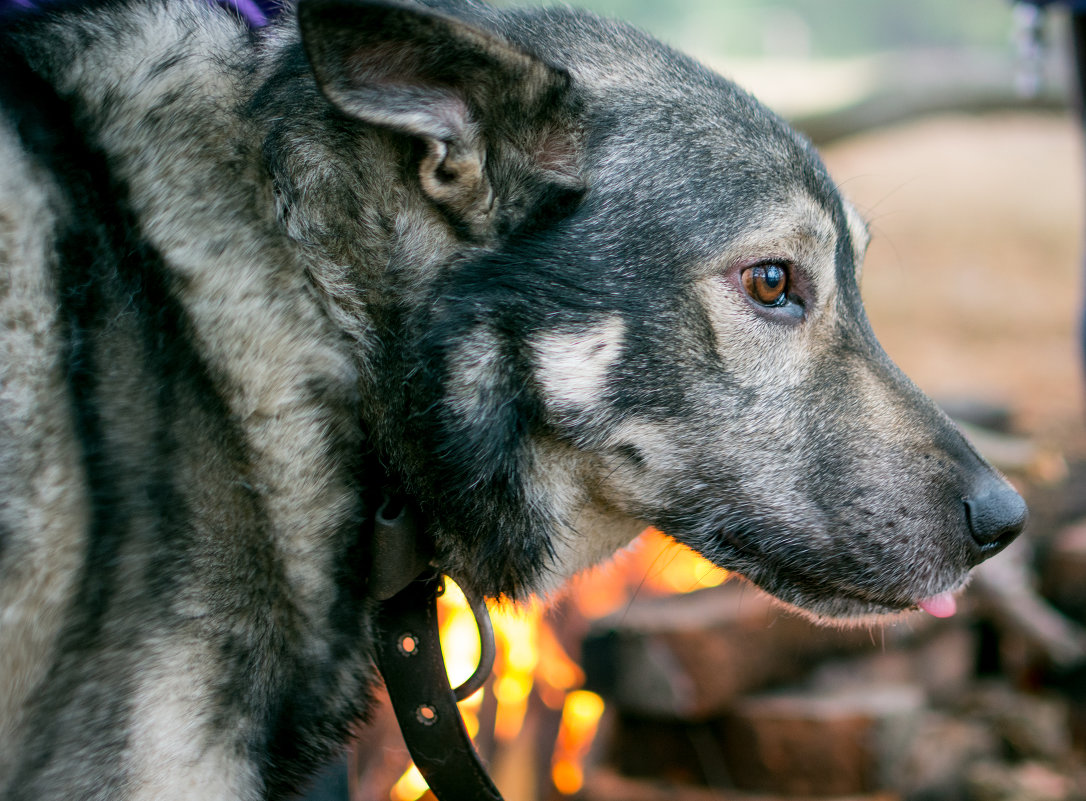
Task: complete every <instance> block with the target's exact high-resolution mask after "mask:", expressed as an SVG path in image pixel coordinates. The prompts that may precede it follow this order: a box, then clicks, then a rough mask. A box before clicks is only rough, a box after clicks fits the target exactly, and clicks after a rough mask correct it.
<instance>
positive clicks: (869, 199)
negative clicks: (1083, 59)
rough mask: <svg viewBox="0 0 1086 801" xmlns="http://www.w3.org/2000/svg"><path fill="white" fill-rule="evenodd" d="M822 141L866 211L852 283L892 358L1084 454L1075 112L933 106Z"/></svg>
mask: <svg viewBox="0 0 1086 801" xmlns="http://www.w3.org/2000/svg"><path fill="white" fill-rule="evenodd" d="M823 154H824V157H825V160H826V163H827V165H828V167H829V169H830V172H831V174H832V175H833V176H834V178H835V179H836V180H837V181H838V182H839V184H840V186H841V189H842V191H843V192H844V194H845V195H846V196H847V197H849V198H850V199H851V200H852V201H853V202H854V203H855V204H856V205H857V207H858V208H859V209H860V210H861V212H862V213H863V214H864V215H865V216H866V217H867V219H868V220H869V222H870V224H871V230H872V233H873V237H874V238H873V241H872V244H871V247H870V250H869V251H868V257H867V260H866V263H865V266H864V270H863V276H862V286H863V294H864V297H865V302H866V304H867V308H868V312H869V314H870V317H871V321H872V325H873V326H874V329H875V332H876V334H877V335H878V336H879V338H880V340H881V341H882V343H883V345H884V347H885V348H886V350H887V352H888V353H889V354H890V355H891V357H892V358H893V359H894V360H895V361H896V362H897V363H898V364H899V365H900V366H901V367H902V369H903V370H904V371H905V372H906V373H907V374H908V375H909V376H910V377H911V378H912V379H913V380H914V381H916V383H917V384H918V385H919V386H920V387H921V388H922V389H924V390H925V391H926V392H927V393H928V394H930V395H932V396H933V397H935V398H937V399H962V398H966V399H975V400H981V401H987V402H994V403H997V404H1005V405H1006V406H1008V407H1009V408H1010V410H1011V411H1012V412H1013V419H1014V425H1015V427H1016V429H1017V430H1018V431H1019V432H1021V433H1023V434H1028V435H1029V436H1030V437H1032V438H1033V439H1034V440H1035V441H1037V442H1039V443H1043V445H1044V446H1045V447H1048V448H1058V449H1062V450H1071V451H1077V453H1070V454H1068V456H1069V457H1077V458H1081V457H1082V455H1083V445H1084V443H1086V434H1084V429H1086V426H1084V423H1086V414H1084V408H1086V404H1084V400H1083V394H1084V393H1083V386H1084V381H1083V378H1082V373H1083V371H1082V367H1081V359H1080V355H1079V349H1078V344H1077V334H1076V330H1077V319H1078V315H1079V313H1080V309H1081V308H1082V298H1083V294H1084V293H1083V287H1082V279H1081V275H1082V270H1081V268H1080V264H1081V262H1082V259H1081V256H1080V254H1081V240H1082V231H1083V222H1084V219H1086V217H1084V212H1083V195H1084V192H1086V170H1084V168H1083V157H1082V146H1081V137H1080V132H1079V130H1078V128H1077V125H1076V122H1075V120H1074V119H1073V118H1072V117H1071V116H1070V115H1069V114H1068V115H1057V114H1035V115H1031V114H1020V113H1016V114H1000V115H992V116H975V117H970V116H942V117H937V118H931V119H926V120H921V121H918V122H915V123H911V124H908V125H902V126H896V127H894V128H892V129H887V130H883V131H876V132H871V133H867V134H864V135H862V136H857V137H854V138H851V139H848V140H840V141H838V142H835V143H833V144H832V145H829V146H826V147H824V148H823Z"/></svg>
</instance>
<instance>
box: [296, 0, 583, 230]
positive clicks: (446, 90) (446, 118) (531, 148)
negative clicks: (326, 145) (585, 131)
mask: <svg viewBox="0 0 1086 801" xmlns="http://www.w3.org/2000/svg"><path fill="white" fill-rule="evenodd" d="M298 21H299V25H300V27H301V33H302V40H303V43H304V45H305V49H306V53H307V54H308V57H309V61H310V64H311V65H312V68H313V72H314V74H315V75H316V78H317V82H318V84H319V85H320V87H321V90H322V91H323V92H324V94H325V96H326V97H327V98H328V99H329V100H330V101H331V102H332V103H333V104H335V105H336V106H337V107H338V108H339V109H340V110H341V111H343V112H344V113H346V114H348V115H350V116H352V117H355V118H357V119H360V120H363V121H365V122H367V123H370V124H372V125H376V126H380V127H383V128H387V129H390V130H393V131H396V132H399V133H402V134H406V135H409V136H413V137H417V138H418V139H421V140H422V141H423V143H424V144H425V148H426V150H425V156H424V157H423V158H422V160H421V162H420V164H419V180H420V184H421V187H422V190H423V191H424V192H425V193H426V195H427V196H429V198H430V199H431V200H432V201H433V202H434V203H436V204H437V205H438V206H439V207H441V208H442V209H443V210H444V211H445V212H446V213H447V214H448V215H450V216H451V217H452V218H453V220H454V221H455V222H457V223H458V224H459V225H460V226H462V227H463V228H464V229H465V230H466V231H467V232H468V233H470V234H473V235H476V236H484V235H485V234H486V232H487V231H488V230H490V229H491V228H492V227H493V224H494V214H495V196H494V187H493V186H492V185H491V181H490V179H489V177H488V174H487V169H486V167H487V159H488V155H492V154H493V151H494V150H495V146H496V145H497V144H498V143H496V142H495V141H494V140H495V138H497V137H508V136H509V135H510V134H509V131H511V130H512V131H517V130H518V129H519V130H520V133H519V136H521V138H522V139H523V140H524V141H522V142H519V143H515V145H516V149H517V150H518V151H520V152H521V153H527V154H528V160H529V161H531V162H533V163H534V164H533V165H531V166H534V167H535V168H536V170H537V171H539V172H541V173H545V174H546V176H547V177H549V178H551V179H552V180H556V181H558V182H559V183H562V182H565V183H568V184H569V185H570V186H571V187H572V186H573V185H575V184H577V183H578V182H579V173H580V170H579V147H578V146H577V145H576V143H575V142H574V141H573V140H572V139H571V137H569V136H566V135H565V134H564V133H563V132H562V131H561V126H555V125H553V124H549V123H548V122H547V121H546V112H547V111H548V109H549V108H550V107H553V106H555V105H556V104H559V103H560V99H561V98H563V97H564V96H565V94H566V93H567V92H568V89H569V76H568V74H566V73H565V72H563V71H561V70H557V69H554V68H552V67H550V66H548V65H547V64H545V63H544V62H543V61H542V60H540V59H538V58H536V57H535V56H532V55H530V54H528V53H525V52H523V51H522V50H520V49H518V48H517V47H515V46H513V45H512V44H510V43H509V42H507V41H505V40H504V39H502V38H501V37H499V36H497V35H496V34H494V33H491V32H489V31H485V30H482V29H480V28H478V27H475V26H473V25H470V24H468V23H466V22H463V21H461V20H458V19H454V18H452V17H448V16H445V15H443V14H440V13H437V12H435V11H433V10H431V9H427V8H424V7H422V6H416V5H413V4H411V5H409V4H407V3H403V2H396V0H301V2H300V4H299V7H298ZM526 128H527V129H533V130H524V129H526ZM516 135H518V134H514V137H515V136H516ZM533 138H534V141H533Z"/></svg>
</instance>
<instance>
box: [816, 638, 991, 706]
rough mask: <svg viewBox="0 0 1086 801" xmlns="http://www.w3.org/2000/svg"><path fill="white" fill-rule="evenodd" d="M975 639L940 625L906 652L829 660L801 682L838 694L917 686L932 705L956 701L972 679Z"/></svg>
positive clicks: (905, 649)
mask: <svg viewBox="0 0 1086 801" xmlns="http://www.w3.org/2000/svg"><path fill="white" fill-rule="evenodd" d="M977 639H978V638H977V636H976V633H975V632H974V631H972V630H970V629H967V628H965V627H963V626H957V625H953V624H949V625H948V624H941V625H939V626H938V627H936V628H935V629H934V630H933V631H932V632H931V634H930V636H929V637H927V638H926V639H923V640H921V641H920V642H917V643H916V644H915V645H914V646H913V647H911V648H888V649H886V650H880V651H877V652H876V653H873V654H864V655H861V656H849V657H846V658H843V659H831V660H828V661H827V662H825V663H824V664H822V665H819V666H818V667H816V668H815V670H814V671H813V672H812V674H811V676H810V678H809V679H808V680H807V681H805V682H804V684H805V685H809V686H810V687H811V688H812V689H813V690H815V691H821V692H840V691H847V690H849V689H851V688H857V687H863V686H868V685H887V684H917V685H919V686H920V687H922V688H923V689H924V692H925V693H926V694H927V696H928V697H929V698H930V699H933V700H935V701H956V700H958V699H960V698H961V696H962V693H964V692H966V691H967V690H968V689H969V688H970V687H971V686H972V683H973V681H974V679H975V676H976V654H977V648H978V644H977Z"/></svg>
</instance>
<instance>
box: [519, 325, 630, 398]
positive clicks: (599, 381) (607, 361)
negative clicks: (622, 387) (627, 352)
mask: <svg viewBox="0 0 1086 801" xmlns="http://www.w3.org/2000/svg"><path fill="white" fill-rule="evenodd" d="M625 337H626V325H625V323H623V321H622V318H621V317H618V316H615V317H610V318H608V319H607V320H605V321H604V322H602V323H599V324H598V325H595V326H593V327H592V328H589V329H588V330H586V331H574V332H563V333H559V332H555V331H548V332H547V333H545V334H543V335H541V336H540V337H538V338H537V339H536V340H535V342H534V343H532V345H533V350H534V351H535V355H536V378H537V380H538V381H539V385H540V386H541V387H542V389H543V397H544V399H545V401H546V403H547V405H548V406H551V407H555V406H556V407H559V408H569V407H572V408H575V409H588V408H591V407H593V406H595V405H596V404H598V403H599V402H600V401H601V400H602V398H603V394H604V391H605V390H606V388H607V376H608V372H609V371H610V369H611V366H612V365H613V364H614V363H615V362H616V361H617V360H618V358H619V356H621V354H622V346H623V342H624V341H625Z"/></svg>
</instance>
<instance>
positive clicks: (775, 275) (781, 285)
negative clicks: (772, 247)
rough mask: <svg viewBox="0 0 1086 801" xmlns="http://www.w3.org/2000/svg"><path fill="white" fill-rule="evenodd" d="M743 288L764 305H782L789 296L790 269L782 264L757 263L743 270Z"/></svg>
mask: <svg viewBox="0 0 1086 801" xmlns="http://www.w3.org/2000/svg"><path fill="white" fill-rule="evenodd" d="M742 278H743V289H745V290H746V291H747V294H748V295H750V296H751V297H752V298H754V299H755V300H756V301H758V302H759V303H761V304H762V305H763V306H781V305H783V304H784V302H785V299H786V298H787V294H786V293H787V290H788V270H786V269H785V268H784V267H783V266H782V265H780V264H773V263H770V264H756V265H754V266H753V267H748V268H747V269H745V270H743V276H742Z"/></svg>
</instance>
